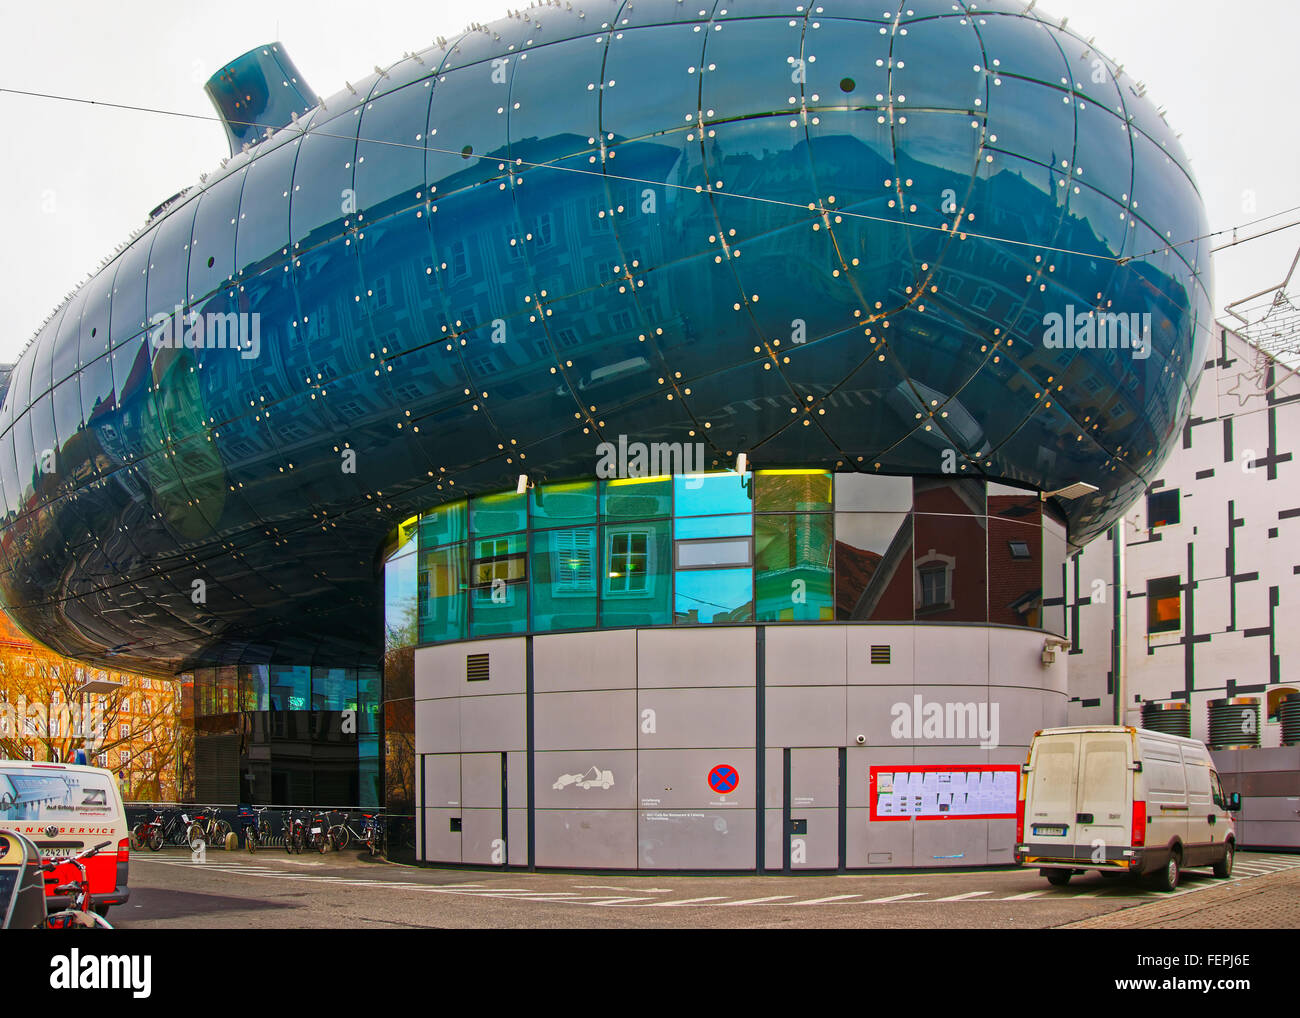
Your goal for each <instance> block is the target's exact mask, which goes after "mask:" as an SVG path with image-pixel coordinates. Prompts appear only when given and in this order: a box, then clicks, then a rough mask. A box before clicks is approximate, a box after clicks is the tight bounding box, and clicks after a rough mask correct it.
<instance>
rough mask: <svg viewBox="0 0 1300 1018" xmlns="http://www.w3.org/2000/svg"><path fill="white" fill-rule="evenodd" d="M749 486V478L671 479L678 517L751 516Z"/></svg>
mask: <svg viewBox="0 0 1300 1018" xmlns="http://www.w3.org/2000/svg"><path fill="white" fill-rule="evenodd" d="M752 485H753V480H752V478H751V476H750V475H749V474H745V475H744V476H742V475H740V474H735V473H726V474H678V475H677V476H676V477H674V478H673V494H674V496H675V506H676V513H677V515H678V516H679V517H681V516H717V515H721V514H722V513H748V512H751V511H752V510H753V501H752V499H751V497H750V492H751V491H752V490H753V487H752ZM678 536H682V535H678Z"/></svg>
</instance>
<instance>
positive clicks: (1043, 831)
mask: <svg viewBox="0 0 1300 1018" xmlns="http://www.w3.org/2000/svg"><path fill="white" fill-rule="evenodd" d="M1064 833H1065V827H1064V826H1063V825H1062V824H1035V825H1034V834H1036V835H1040V836H1047V837H1049V838H1050V837H1055V838H1059V837H1060V836H1061V835H1063V834H1064Z"/></svg>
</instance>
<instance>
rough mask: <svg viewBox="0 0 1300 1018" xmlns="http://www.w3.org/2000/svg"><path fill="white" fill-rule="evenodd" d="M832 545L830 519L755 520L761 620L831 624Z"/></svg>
mask: <svg viewBox="0 0 1300 1018" xmlns="http://www.w3.org/2000/svg"><path fill="white" fill-rule="evenodd" d="M828 480H829V479H828ZM833 546H834V540H833V536H832V533H831V517H830V516H829V515H812V514H807V513H805V514H799V515H789V516H760V517H757V518H756V520H755V522H754V559H755V563H756V565H757V567H758V580H757V598H758V604H757V615H758V620H759V621H760V622H806V621H816V622H820V621H827V622H829V621H831V620H832V619H833V618H834V614H835V601H834V593H833V589H834V573H833V570H832V568H831V562H832V550H833Z"/></svg>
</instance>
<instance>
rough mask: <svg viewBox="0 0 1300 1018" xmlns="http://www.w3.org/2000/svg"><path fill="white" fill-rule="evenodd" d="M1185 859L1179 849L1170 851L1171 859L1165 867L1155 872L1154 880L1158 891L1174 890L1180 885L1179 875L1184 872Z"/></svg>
mask: <svg viewBox="0 0 1300 1018" xmlns="http://www.w3.org/2000/svg"><path fill="white" fill-rule="evenodd" d="M1182 865H1183V860H1182V857H1181V856H1180V855H1179V853H1178V851H1177V849H1175V850H1174V851H1172V852H1170V853H1169V861H1168V862H1166V863H1165V865H1164V868H1163V869H1161V870H1160V871H1159V872H1157V873H1155V874H1153V876H1152V882H1153V883H1154V884H1155V887H1156V890H1157V891H1172V890H1175V889H1176V888H1177V887H1178V877H1179V876H1180V875H1181V873H1182Z"/></svg>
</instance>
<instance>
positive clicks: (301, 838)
mask: <svg viewBox="0 0 1300 1018" xmlns="http://www.w3.org/2000/svg"><path fill="white" fill-rule="evenodd" d="M283 819H284V850H285V852H286V853H288V854H290V855H292V854H293V853H294V852H297V853H299V854H302V850H303V846H304V845H305V844H306V842H307V827H306V824H305V823H304V822H303V819H302V817H299V816H294V813H293V810H289V811H288V812H286V813H285V814H284V817H283Z"/></svg>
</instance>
